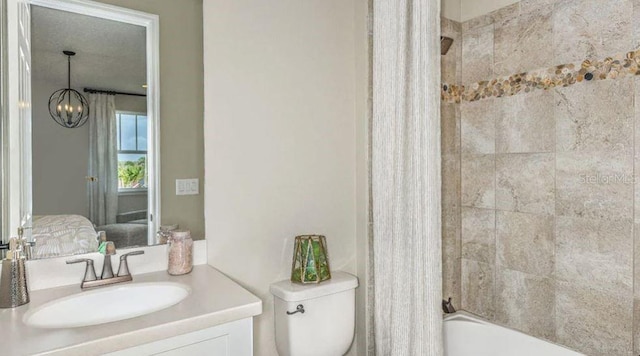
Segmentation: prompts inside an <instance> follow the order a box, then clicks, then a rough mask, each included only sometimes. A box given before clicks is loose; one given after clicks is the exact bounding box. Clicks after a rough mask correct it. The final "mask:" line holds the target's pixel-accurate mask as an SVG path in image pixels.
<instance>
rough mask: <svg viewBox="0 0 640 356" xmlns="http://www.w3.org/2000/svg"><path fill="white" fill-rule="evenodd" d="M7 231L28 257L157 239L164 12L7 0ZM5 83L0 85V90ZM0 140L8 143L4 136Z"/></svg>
mask: <svg viewBox="0 0 640 356" xmlns="http://www.w3.org/2000/svg"><path fill="white" fill-rule="evenodd" d="M6 1H7V11H6V13H7V29H8V31H7V48H8V52H9V53H18V54H19V56H11V57H10V58H8V61H7V72H6V73H7V74H8V75H7V79H8V85H9V87H10V88H17V89H18V90H10V91H9V93H8V98H7V101H6V103H9V104H8V105H7V106H6V108H7V110H8V120H4V123H5V126H6V127H5V129H6V130H5V133H6V134H7V136H6V137H8V140H7V141H6V142H7V144H8V150H7V154H6V155H5V162H4V163H5V164H6V166H7V167H6V169H3V172H10V174H9V175H8V177H7V178H8V179H6V187H7V189H6V197H5V196H3V201H5V202H7V203H8V204H4V205H5V210H6V216H3V222H4V223H3V224H2V226H3V228H4V229H5V230H6V231H3V236H8V235H9V234H12V235H15V231H17V230H18V228H22V231H24V234H25V236H26V238H27V239H29V241H31V242H33V243H34V246H33V258H47V257H56V256H64V255H72V254H78V253H88V252H95V251H97V246H98V243H99V241H97V236H98V232H99V231H105V232H106V235H107V238H108V240H110V241H114V242H115V244H116V246H117V248H124V247H130V246H143V245H150V244H155V243H156V237H155V236H156V231H157V230H158V227H159V222H160V221H161V216H160V213H161V211H160V189H159V187H160V174H159V172H160V171H159V169H160V159H159V154H160V149H159V147H160V146H159V144H160V143H159V139H160V137H159V120H160V117H159V115H160V100H159V98H160V92H159V17H158V16H157V15H153V14H148V13H144V12H139V11H134V10H130V9H125V8H121V7H116V6H111V5H106V4H102V3H97V2H91V1H85V0H6ZM2 92H3V93H4V92H5V90H3V91H2ZM3 142H5V141H4V140H3Z"/></svg>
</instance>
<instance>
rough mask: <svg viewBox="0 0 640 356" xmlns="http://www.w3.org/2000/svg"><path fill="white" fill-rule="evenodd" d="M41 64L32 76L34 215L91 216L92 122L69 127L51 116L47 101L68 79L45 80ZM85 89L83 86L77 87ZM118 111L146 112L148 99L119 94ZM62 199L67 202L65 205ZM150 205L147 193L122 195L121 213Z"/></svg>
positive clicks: (119, 204)
mask: <svg viewBox="0 0 640 356" xmlns="http://www.w3.org/2000/svg"><path fill="white" fill-rule="evenodd" d="M40 70H42V68H39V67H38V66H37V65H34V66H33V73H32V74H33V78H32V83H33V85H32V88H33V91H32V99H33V100H32V101H33V111H32V160H33V184H32V189H33V214H34V215H56V214H79V215H82V216H86V217H89V211H88V208H89V207H88V204H87V190H86V187H87V182H86V180H85V177H86V176H87V171H88V162H89V125H84V126H82V127H79V128H77V129H73V130H70V129H65V128H63V127H61V126H59V125H58V124H56V123H55V122H54V121H53V120H51V117H50V116H49V109H48V106H47V103H48V101H49V96H50V95H51V93H53V92H54V91H55V90H58V89H60V87H62V86H64V85H65V80H62V81H61V82H59V83H50V82H46V81H43V80H42V79H41V73H40ZM76 90H79V91H80V92H82V88H76ZM116 108H117V110H123V111H133V112H146V110H147V107H146V99H145V98H141V97H127V96H117V97H116ZM61 202H64V203H62V204H61ZM146 208H147V195H146V194H144V195H125V196H120V197H119V198H118V213H124V212H127V211H133V210H144V209H146Z"/></svg>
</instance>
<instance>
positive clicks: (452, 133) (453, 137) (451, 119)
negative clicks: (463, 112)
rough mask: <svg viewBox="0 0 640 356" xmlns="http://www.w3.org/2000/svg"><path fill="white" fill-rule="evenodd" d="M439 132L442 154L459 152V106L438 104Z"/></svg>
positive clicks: (444, 103)
mask: <svg viewBox="0 0 640 356" xmlns="http://www.w3.org/2000/svg"><path fill="white" fill-rule="evenodd" d="M440 130H441V135H442V136H441V150H442V153H443V154H446V153H456V152H460V105H458V104H455V103H446V102H444V101H443V102H441V103H440Z"/></svg>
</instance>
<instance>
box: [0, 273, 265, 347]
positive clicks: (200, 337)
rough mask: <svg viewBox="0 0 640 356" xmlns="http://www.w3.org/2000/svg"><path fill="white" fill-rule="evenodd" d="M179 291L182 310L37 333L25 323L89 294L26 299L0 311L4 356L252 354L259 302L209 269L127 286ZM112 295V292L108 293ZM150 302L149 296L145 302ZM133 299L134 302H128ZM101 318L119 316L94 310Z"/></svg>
mask: <svg viewBox="0 0 640 356" xmlns="http://www.w3.org/2000/svg"><path fill="white" fill-rule="evenodd" d="M167 283H177V284H180V285H184V286H186V287H187V288H188V289H189V290H190V291H189V294H188V295H187V296H186V297H185V298H184V299H183V300H182V301H180V302H179V303H177V304H175V305H173V306H170V307H168V308H166V309H162V310H159V311H156V312H153V313H150V314H146V315H142V316H138V317H134V318H130V319H125V320H120V321H115V322H109V323H104V324H99V325H92V326H83V327H71V328H69V327H67V328H64V327H63V328H40V327H33V326H29V325H27V324H26V323H25V315H27V316H28V315H30V314H33V312H34V311H37V310H39V309H42V306H43V305H45V304H47V303H51V302H52V301H54V300H58V299H60V298H68V297H70V296H75V295H78V294H82V293H85V294H86V293H92V292H91V291H81V290H80V286H79V284H78V285H71V286H64V287H57V288H51V289H42V290H37V291H33V292H31V302H30V303H29V304H27V305H24V306H21V307H18V308H15V309H0V330H2V333H3V339H4V340H6V341H5V342H3V349H2V355H65V356H68V355H83V356H85V355H105V354H106V355H119V356H124V355H136V356H138V355H152V354H153V355H213V356H217V355H233V356H250V355H252V354H253V331H252V329H253V321H252V318H253V317H254V316H256V315H259V314H261V313H262V302H261V301H260V299H259V298H257V297H256V296H254V295H253V294H251V293H250V292H248V291H247V290H245V289H244V288H242V287H241V286H240V285H238V284H236V283H235V282H233V281H232V280H231V279H229V278H228V277H226V276H224V275H223V274H222V273H221V272H219V271H218V270H216V269H214V268H212V267H210V266H208V265H199V266H195V267H194V269H193V271H192V272H191V273H190V274H187V275H182V276H170V275H168V274H167V273H166V272H165V271H160V272H152V273H146V274H137V275H134V277H133V282H129V283H125V284H123V285H132V284H167ZM105 288H117V287H105ZM147 297H148V298H150V300H151V299H153V298H154V295H148V296H147ZM132 299H135V298H132ZM95 308H98V309H99V310H100V311H101V313H104V314H105V315H107V316H108V315H109V314H110V313H115V312H116V311H114V310H110V305H109V304H108V303H105V304H103V305H96V306H95Z"/></svg>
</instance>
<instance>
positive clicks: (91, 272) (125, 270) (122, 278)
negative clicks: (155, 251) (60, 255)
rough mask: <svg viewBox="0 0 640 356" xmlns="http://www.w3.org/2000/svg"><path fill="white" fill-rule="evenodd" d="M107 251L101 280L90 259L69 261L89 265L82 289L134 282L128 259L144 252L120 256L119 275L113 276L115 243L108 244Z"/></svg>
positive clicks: (109, 242)
mask: <svg viewBox="0 0 640 356" xmlns="http://www.w3.org/2000/svg"><path fill="white" fill-rule="evenodd" d="M107 245H108V246H107V250H106V252H105V254H104V264H103V265H102V274H101V276H100V278H98V277H97V276H96V270H95V268H94V267H93V260H92V259H90V258H77V259H74V260H69V261H67V264H72V263H82V262H85V263H86V264H87V266H86V268H85V271H84V278H83V279H82V283H81V284H80V288H82V289H89V288H95V287H102V286H107V285H111V284H115V283H122V282H130V281H132V280H133V277H132V276H131V273H129V265H128V264H127V257H129V256H134V255H142V254H144V251H143V250H139V251H132V252H129V253H125V254H124V255H122V256H120V266H118V274H117V275H115V276H114V275H113V268H112V267H111V256H112V255H115V253H116V252H115V246H114V245H113V242H111V241H108V242H107Z"/></svg>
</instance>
